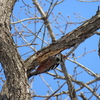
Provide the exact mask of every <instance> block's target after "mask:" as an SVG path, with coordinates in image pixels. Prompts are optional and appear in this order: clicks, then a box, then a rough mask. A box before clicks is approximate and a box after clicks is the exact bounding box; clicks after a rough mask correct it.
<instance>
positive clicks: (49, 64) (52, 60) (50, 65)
mask: <svg viewBox="0 0 100 100" xmlns="http://www.w3.org/2000/svg"><path fill="white" fill-rule="evenodd" d="M65 59H66V56H65V55H62V54H58V55H56V56H53V57H49V58H48V59H46V60H45V61H44V62H43V63H41V64H40V65H39V66H38V68H37V69H36V71H34V72H31V73H30V75H29V77H31V76H33V75H37V74H40V73H45V72H47V71H50V70H52V69H55V68H56V67H57V66H58V65H59V64H60V62H62V61H64V60H65Z"/></svg>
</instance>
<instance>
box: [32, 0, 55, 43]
mask: <svg viewBox="0 0 100 100" xmlns="http://www.w3.org/2000/svg"><path fill="white" fill-rule="evenodd" d="M33 2H34V4H35V6H36V7H37V9H38V10H39V12H40V14H41V16H42V19H43V21H44V24H45V25H46V27H47V29H48V32H49V34H50V36H51V38H52V41H53V42H54V41H55V40H56V38H55V36H54V33H53V31H52V28H51V26H50V23H49V21H48V19H47V15H46V14H45V12H44V11H43V9H42V7H41V6H40V4H39V3H38V1H37V0H33Z"/></svg>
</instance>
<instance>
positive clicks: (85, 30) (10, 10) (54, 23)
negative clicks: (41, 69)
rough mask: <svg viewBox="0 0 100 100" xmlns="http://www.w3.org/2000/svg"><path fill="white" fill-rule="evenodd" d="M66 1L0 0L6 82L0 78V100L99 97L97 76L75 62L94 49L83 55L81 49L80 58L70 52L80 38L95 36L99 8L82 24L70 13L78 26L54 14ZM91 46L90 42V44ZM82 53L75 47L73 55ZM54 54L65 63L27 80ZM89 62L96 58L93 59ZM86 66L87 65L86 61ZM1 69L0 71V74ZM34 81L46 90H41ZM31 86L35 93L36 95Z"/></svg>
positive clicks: (0, 53)
mask: <svg viewBox="0 0 100 100" xmlns="http://www.w3.org/2000/svg"><path fill="white" fill-rule="evenodd" d="M79 1H81V0H79ZM79 1H78V2H79ZM66 2H68V1H65V0H44V1H41V0H38V1H37V0H32V1H24V0H19V1H16V0H1V1H0V11H1V13H0V62H1V66H2V68H3V71H4V75H5V78H6V80H5V81H4V76H2V75H1V83H3V82H4V85H3V88H2V91H1V96H0V99H1V100H2V99H4V100H7V99H9V100H30V99H31V98H33V99H34V98H36V97H38V98H36V99H38V100H39V99H40V100H41V98H44V99H45V100H48V99H50V98H51V99H54V100H61V99H62V100H64V99H66V100H68V99H71V100H78V99H79V100H80V99H82V100H89V99H98V100H99V99H100V96H99V94H100V92H99V90H100V85H99V84H100V76H99V72H98V71H94V70H91V69H90V68H87V67H86V66H84V65H83V64H81V63H79V62H78V59H79V58H82V57H84V56H85V55H86V54H88V53H90V52H94V51H96V52H98V51H99V50H95V49H92V50H89V51H86V50H87V49H86V47H85V48H84V50H83V51H84V53H81V55H80V56H76V55H77V53H75V49H76V48H77V49H78V48H81V47H80V46H81V45H80V44H81V43H83V42H84V41H85V40H86V39H88V38H89V37H91V36H93V35H94V34H97V35H99V34H100V33H99V32H98V29H99V28H100V7H99V6H96V8H98V10H97V11H95V12H96V14H94V16H91V18H90V19H88V20H86V19H85V18H83V17H81V16H80V15H79V14H76V13H74V15H75V16H76V18H77V19H78V20H79V22H72V21H70V20H71V18H70V16H67V17H66V16H64V15H63V14H62V13H61V12H56V10H55V9H59V8H60V7H61V6H60V5H64V4H65V3H66ZM82 2H83V1H82ZM88 2H89V1H88ZM58 6H59V7H58ZM18 7H19V8H20V9H19V8H18ZM56 7H58V8H56ZM17 9H18V11H19V12H17ZM64 9H65V13H66V11H68V10H67V9H66V6H65V7H64ZM74 9H75V8H74ZM22 15H23V16H22ZM80 20H81V21H80ZM78 24H81V25H80V26H79V25H78ZM72 25H76V26H75V27H74V30H72V29H70V27H71V26H72ZM75 28H76V29H75ZM93 42H94V41H93V40H92V41H91V43H93ZM97 45H98V44H97ZM98 46H99V45H98ZM82 49H83V48H82ZM82 49H79V51H78V52H80V51H81V50H82ZM18 51H19V52H18ZM58 53H63V54H64V55H66V56H67V59H66V62H67V63H66V62H61V63H60V66H61V68H60V66H59V68H56V70H54V71H50V72H47V73H45V74H40V75H38V76H33V77H30V78H29V79H28V76H29V75H30V74H32V72H33V71H34V70H35V68H36V67H37V66H38V65H40V64H41V63H43V62H44V61H45V60H46V59H48V58H50V57H52V56H55V55H57V54H58ZM71 54H72V55H71ZM98 54H99V53H98ZM96 57H98V56H96ZM92 58H93V56H92ZM89 59H90V56H89ZM94 59H96V58H95V57H94ZM82 60H83V59H82ZM84 60H85V59H84ZM68 61H70V62H71V63H69V62H68ZM73 63H74V64H73ZM87 63H91V64H93V63H92V62H87ZM98 66H99V65H95V68H97V69H99V68H98ZM69 67H72V68H71V69H70V68H69ZM2 68H1V69H2ZM3 71H2V70H1V73H3ZM83 76H84V77H83ZM86 77H88V80H87V78H86ZM39 78H41V79H42V81H43V82H44V83H45V85H46V86H47V87H48V88H47V87H46V88H44V85H43V84H42V82H41V81H40V79H39ZM85 78H86V79H85ZM48 80H50V84H53V85H54V87H56V88H55V89H54V90H53V88H52V87H53V86H51V85H49V84H48V83H47V81H48ZM35 83H36V85H35ZM33 86H34V87H35V88H37V90H38V91H39V92H40V94H37V92H36V91H35V89H34V87H33ZM66 86H67V87H66ZM40 88H41V89H40ZM44 89H46V93H47V94H46V93H44V94H45V95H42V94H41V92H42V93H43V92H44ZM80 91H81V92H80ZM39 92H38V93H39Z"/></svg>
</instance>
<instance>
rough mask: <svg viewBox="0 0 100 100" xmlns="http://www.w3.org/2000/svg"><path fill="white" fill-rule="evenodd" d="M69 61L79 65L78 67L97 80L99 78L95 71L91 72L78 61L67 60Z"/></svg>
mask: <svg viewBox="0 0 100 100" xmlns="http://www.w3.org/2000/svg"><path fill="white" fill-rule="evenodd" d="M67 59H68V60H69V61H71V62H73V63H75V64H77V65H78V66H80V67H81V68H82V69H84V70H85V71H86V72H87V73H88V74H90V75H92V76H94V77H96V78H98V77H99V76H98V75H97V74H95V73H94V72H93V71H91V70H90V69H88V68H87V67H85V66H83V65H82V64H80V63H78V62H77V61H75V60H71V59H69V58H67Z"/></svg>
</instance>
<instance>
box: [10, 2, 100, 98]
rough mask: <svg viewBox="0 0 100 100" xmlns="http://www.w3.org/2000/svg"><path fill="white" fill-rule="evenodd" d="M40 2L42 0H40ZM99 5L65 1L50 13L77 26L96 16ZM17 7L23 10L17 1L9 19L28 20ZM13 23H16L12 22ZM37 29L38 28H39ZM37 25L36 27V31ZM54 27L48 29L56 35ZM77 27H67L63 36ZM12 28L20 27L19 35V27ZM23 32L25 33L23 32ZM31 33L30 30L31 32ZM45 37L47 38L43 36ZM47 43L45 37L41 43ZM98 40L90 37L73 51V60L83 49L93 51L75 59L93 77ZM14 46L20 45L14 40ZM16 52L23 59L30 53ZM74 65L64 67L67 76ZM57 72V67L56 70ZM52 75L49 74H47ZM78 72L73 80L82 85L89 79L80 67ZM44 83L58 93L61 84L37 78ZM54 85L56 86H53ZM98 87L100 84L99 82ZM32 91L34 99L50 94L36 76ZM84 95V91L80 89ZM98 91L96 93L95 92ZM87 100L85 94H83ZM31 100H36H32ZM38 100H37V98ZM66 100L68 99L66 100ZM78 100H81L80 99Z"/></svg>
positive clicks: (98, 68) (23, 49)
mask: <svg viewBox="0 0 100 100" xmlns="http://www.w3.org/2000/svg"><path fill="white" fill-rule="evenodd" d="M24 1H25V3H26V4H29V5H31V6H33V5H32V2H31V0H24ZM43 2H44V0H43ZM99 5H100V2H93V3H84V2H79V1H77V0H65V1H64V2H63V3H62V4H59V5H57V6H56V7H55V9H54V10H53V12H54V15H55V16H57V15H58V13H61V14H62V15H63V16H64V17H65V18H66V21H68V22H80V21H85V20H86V19H89V18H91V17H92V16H94V15H95V14H96V11H97V8H98V6H99ZM20 6H23V3H22V2H21V0H19V2H17V3H16V4H15V7H14V11H13V15H14V16H16V17H17V18H19V19H24V18H28V16H27V15H26V14H25V11H24V9H25V7H22V8H21V9H20V8H19V7H20ZM47 8H48V5H46V6H45V7H44V10H45V11H47ZM31 12H32V13H33V14H34V10H33V9H31ZM76 15H77V16H79V15H80V16H81V18H79V17H78V18H77V16H76ZM68 16H70V18H68ZM49 20H50V21H51V20H52V16H50V18H49ZM15 21H16V20H15ZM59 21H60V23H62V24H63V25H64V24H66V22H64V21H62V22H61V20H59ZM23 23H24V24H25V25H27V21H26V22H23ZM39 25H40V24H39ZM39 25H38V27H40V26H39ZM55 25H56V24H52V29H53V31H54V33H55V34H56V33H59V34H60V32H59V31H58V30H57V29H55V28H54V26H55ZM80 25H81V24H75V25H70V26H69V27H68V29H67V31H66V34H67V33H68V32H70V31H72V30H74V29H75V28H77V27H78V26H80ZM16 26H18V27H20V29H19V30H20V31H22V30H21V29H22V28H23V27H22V26H21V25H20V24H16ZM28 27H29V28H30V29H33V28H34V23H31V24H30V25H28ZM37 29H38V28H37ZM23 30H25V29H24V28H23ZM33 31H34V29H33ZM14 32H15V31H14V29H12V33H14ZM40 36H41V35H40ZM46 36H47V35H46ZM58 38H60V37H57V39H58ZM46 39H47V37H45V40H46ZM14 40H16V38H15V37H14ZM27 40H29V41H30V40H32V37H28V38H27ZM98 40H99V36H97V35H94V36H92V37H90V38H89V39H87V40H86V41H85V42H83V43H81V44H80V46H79V47H78V48H77V49H76V50H75V52H74V53H75V56H76V57H77V56H80V55H82V54H83V53H84V48H86V51H87V52H88V51H91V50H96V51H94V52H91V53H88V54H86V55H85V56H84V57H81V58H79V59H77V61H78V62H79V63H81V64H83V65H84V66H86V67H87V68H89V69H91V70H92V71H94V72H95V73H99V72H100V59H99V57H98V52H97V51H98ZM37 42H40V41H39V40H37ZM17 44H18V45H22V42H21V40H20V41H19V39H18V42H17ZM36 48H37V49H38V50H39V49H41V46H40V45H38V46H36ZM18 50H19V53H20V54H21V55H23V54H24V53H26V52H28V51H32V50H30V48H26V47H21V48H19V49H18ZM68 51H69V50H65V51H64V52H63V53H67V52H68ZM31 54H33V52H32V53H30V54H28V55H27V56H22V57H23V59H26V58H27V57H29V56H30V55H31ZM76 66H77V65H76V64H73V63H72V62H70V61H68V60H67V61H66V67H67V70H68V72H69V74H71V75H73V74H74V72H73V71H74V67H76ZM59 68H60V66H59ZM51 72H53V71H51ZM80 72H82V73H81V74H79V75H78V76H77V79H78V80H80V81H84V82H88V81H89V80H92V79H93V77H90V76H89V75H88V74H87V73H85V72H84V71H83V70H82V69H81V68H80V67H78V68H77V73H80ZM41 75H42V76H43V77H44V79H45V80H46V81H47V83H48V84H49V85H50V86H51V87H52V89H53V90H54V91H55V90H56V89H58V83H59V85H62V84H63V83H64V81H63V80H58V79H55V80H54V78H53V77H51V76H49V75H47V74H45V73H44V74H41ZM57 82H58V83H57ZM99 84H100V82H99ZM75 86H76V88H78V86H77V85H75ZM32 87H33V89H34V90H35V92H36V93H37V95H46V94H47V90H49V91H50V93H52V92H51V90H50V89H48V87H47V86H46V85H45V83H44V82H43V81H42V79H41V78H40V76H36V77H35V78H34V81H33V85H32ZM61 90H65V91H67V85H65V86H64V87H63V88H62V89H61ZM84 90H85V91H86V90H87V89H84ZM99 91H100V89H99ZM85 95H86V96H87V97H89V96H88V94H85ZM61 97H62V98H63V99H62V100H64V99H65V98H67V96H66V95H62V96H61ZM34 100H37V98H36V99H34ZM38 100H41V98H40V99H39V98H38ZM52 100H55V98H52ZM68 100H69V99H68ZM80 100H81V99H80ZM94 100H95V97H94Z"/></svg>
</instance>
